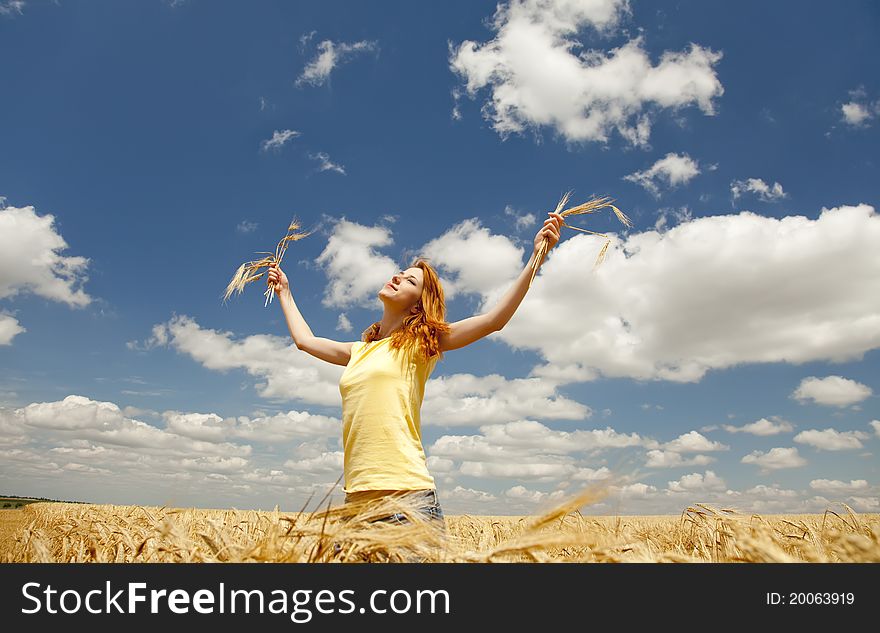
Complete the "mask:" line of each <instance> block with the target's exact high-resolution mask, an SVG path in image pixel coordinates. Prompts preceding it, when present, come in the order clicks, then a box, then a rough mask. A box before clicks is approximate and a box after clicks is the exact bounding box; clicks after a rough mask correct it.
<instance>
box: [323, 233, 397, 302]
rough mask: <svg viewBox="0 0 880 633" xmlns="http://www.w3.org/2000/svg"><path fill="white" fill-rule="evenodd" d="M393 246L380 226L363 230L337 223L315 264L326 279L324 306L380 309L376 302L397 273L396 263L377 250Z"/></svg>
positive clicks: (389, 234)
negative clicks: (321, 270)
mask: <svg viewBox="0 0 880 633" xmlns="http://www.w3.org/2000/svg"><path fill="white" fill-rule="evenodd" d="M393 243H394V240H393V238H392V237H391V231H390V229H388V228H386V227H383V226H372V227H370V226H364V225H362V224H358V223H357V222H351V221H349V220H346V219H345V218H342V219H340V220H338V221H337V222H336V223H335V225H334V227H333V232H332V233H331V235H330V238H329V239H328V240H327V246H325V247H324V250H323V251H322V252H321V254H320V255H318V257H317V259H316V260H315V263H317V264H318V265H319V266H321V267H322V268H323V269H324V272H325V274H326V275H327V279H328V283H327V289H326V290H325V293H324V298H323V299H322V303H323V305H324V306H326V307H328V308H330V307H338V308H348V307H351V306H361V307H365V308H376V307H381V305H382V303H381V300H380V299H379V298H378V296H377V295H378V294H379V291H380V290H381V289H382V286H384V285H385V284H386V283H387V282H388V280H389V279H391V276H392V275H393V274H395V273H396V272H398V271H399V270H400V269H399V268H398V265H397V263H395V262H394V260H393V259H391V258H390V257H388V256H387V255H381V254H380V253H379V252H378V251H377V249H379V248H382V247H384V246H390V245H391V244H393Z"/></svg>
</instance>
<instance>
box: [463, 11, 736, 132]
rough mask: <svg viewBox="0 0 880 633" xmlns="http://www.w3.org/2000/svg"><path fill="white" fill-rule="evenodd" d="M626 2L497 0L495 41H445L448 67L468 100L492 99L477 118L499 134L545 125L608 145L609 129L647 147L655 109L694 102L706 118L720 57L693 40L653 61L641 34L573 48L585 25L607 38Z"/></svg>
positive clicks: (716, 92)
mask: <svg viewBox="0 0 880 633" xmlns="http://www.w3.org/2000/svg"><path fill="white" fill-rule="evenodd" d="M628 8H629V7H628V2H626V0H581V1H577V0H555V1H547V0H512V1H511V2H508V3H504V4H498V5H497V10H496V12H495V15H494V16H493V19H492V22H491V28H492V29H493V30H494V31H495V36H494V38H493V39H492V40H490V41H488V42H486V43H483V44H480V43H477V42H474V41H471V40H466V41H464V42H462V43H461V44H459V45H453V44H452V43H451V42H450V68H451V69H452V70H453V71H454V72H455V73H456V74H457V75H458V76H459V77H460V78H461V79H462V80H463V81H464V83H465V86H466V88H467V92H468V94H469V95H470V96H471V97H475V96H476V94H477V93H478V92H479V91H480V90H481V89H483V88H487V89H488V90H489V92H490V93H491V94H490V97H489V98H488V99H487V101H486V103H485V104H484V106H483V116H484V117H485V118H486V119H487V120H488V121H490V122H491V124H492V126H493V127H494V129H495V130H496V131H497V132H498V133H499V134H500V135H501V137H502V138H506V137H507V136H508V135H510V134H511V133H521V132H524V131H525V130H527V129H529V128H532V129H534V130H539V129H540V128H543V127H549V128H550V129H552V130H554V131H555V132H556V133H557V134H558V135H560V136H561V137H563V138H564V139H566V140H567V141H570V142H588V141H600V142H606V141H607V140H608V137H609V135H610V134H611V133H612V132H613V131H614V130H616V131H617V132H618V133H619V134H620V135H621V136H622V137H623V138H624V139H626V140H627V141H628V142H629V143H631V144H633V145H646V144H647V142H648V138H649V136H650V132H651V124H652V119H653V112H654V111H655V110H657V109H660V108H672V109H673V110H678V109H679V108H683V107H685V106H689V105H697V106H699V108H700V110H702V111H703V113H705V114H713V113H714V106H713V103H712V100H713V99H714V98H716V97H720V96H721V95H722V94H723V92H724V89H723V87H722V86H721V82H720V81H719V80H718V77H717V75H716V74H715V70H714V68H713V67H714V65H715V64H716V63H718V61H719V60H720V59H721V53H717V52H714V51H712V50H711V49H708V48H704V47H702V46H699V45H697V44H691V45H690V48H689V49H688V50H687V51H684V52H673V51H665V52H663V53H662V55H661V56H660V60H659V63H658V64H656V65H654V64H653V62H652V60H651V58H650V57H649V55H648V53H647V51H646V50H645V47H644V42H643V39H642V38H641V37H638V38H636V39H631V40H629V41H627V42H626V43H625V44H623V45H621V46H620V47H618V48H613V49H611V50H608V51H604V50H598V49H591V50H584V51H581V52H577V49H578V48H581V47H582V44H581V43H580V42H578V41H577V40H576V39H575V36H576V35H577V34H578V32H581V31H582V30H583V29H584V28H585V27H592V29H594V30H596V31H598V32H599V33H600V34H611V33H612V32H614V31H615V30H616V27H617V26H618V24H619V22H620V20H621V18H622V17H623V16H624V15H625V14H626V13H627V12H628Z"/></svg>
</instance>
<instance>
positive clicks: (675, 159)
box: [623, 152, 700, 196]
mask: <svg viewBox="0 0 880 633" xmlns="http://www.w3.org/2000/svg"><path fill="white" fill-rule="evenodd" d="M699 173H700V168H699V166H698V165H697V161H695V160H694V159H693V158H691V157H690V156H688V155H687V154H674V153H672V152H670V153H668V154H667V155H666V156H664V157H663V158H661V159H660V160H658V161H657V162H656V163H654V164H653V165H651V166H650V167H649V168H648V169H646V170H644V171H637V172H635V173H632V174H629V175H628V176H624V177H623V179H624V180H628V181H630V182H634V183H636V184H637V185H641V186H642V187H644V188H645V189H647V190H648V191H649V192H651V193H652V194H654V195H655V196H659V195H660V187H661V185H662V186H665V187H668V188H670V189H674V188H675V187H678V186H679V185H683V184H686V183H688V182H690V180H691V179H693V178H694V176H696V175H697V174H699Z"/></svg>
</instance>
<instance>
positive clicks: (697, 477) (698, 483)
mask: <svg viewBox="0 0 880 633" xmlns="http://www.w3.org/2000/svg"><path fill="white" fill-rule="evenodd" d="M726 487H727V484H725V483H724V480H723V479H722V478H721V477H719V476H718V475H716V474H715V473H714V472H713V471H711V470H707V471H706V472H705V473H691V474H690V475H684V476H683V477H681V479H679V480H678V481H670V482H669V485H668V489H669V491H670V492H705V491H710V490H724V489H725V488H726Z"/></svg>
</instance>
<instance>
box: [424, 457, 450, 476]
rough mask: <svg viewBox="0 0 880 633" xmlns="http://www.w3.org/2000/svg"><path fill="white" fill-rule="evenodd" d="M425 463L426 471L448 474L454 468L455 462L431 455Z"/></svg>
mask: <svg viewBox="0 0 880 633" xmlns="http://www.w3.org/2000/svg"><path fill="white" fill-rule="evenodd" d="M426 461H427V464H428V470H429V471H430V472H432V473H449V472H452V471H453V470H454V468H455V462H454V461H452V460H451V459H445V458H443V457H436V456H435V455H431V456H430V457H428V459H427V460H426Z"/></svg>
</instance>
